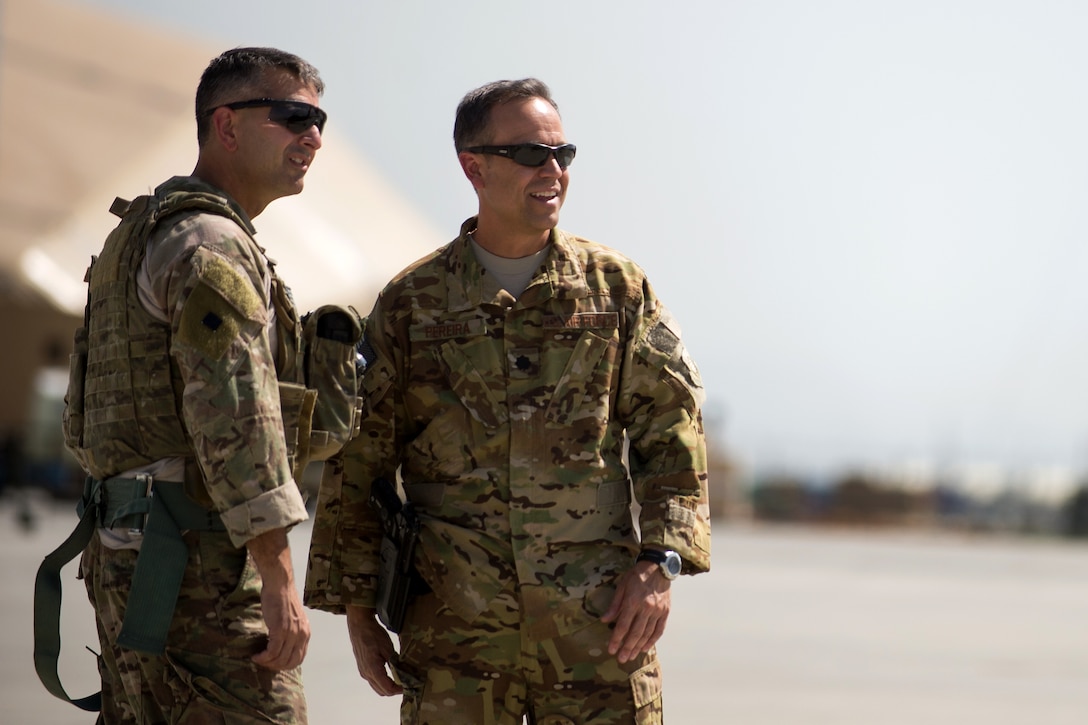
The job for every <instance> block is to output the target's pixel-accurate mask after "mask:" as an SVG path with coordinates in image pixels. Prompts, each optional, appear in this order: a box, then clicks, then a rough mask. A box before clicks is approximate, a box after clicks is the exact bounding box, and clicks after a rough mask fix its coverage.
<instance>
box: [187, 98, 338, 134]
mask: <svg viewBox="0 0 1088 725" xmlns="http://www.w3.org/2000/svg"><path fill="white" fill-rule="evenodd" d="M223 106H225V107H227V108H229V109H231V110H232V111H237V110H238V109H239V108H263V107H265V106H267V107H268V120H269V121H271V122H272V123H278V124H279V125H281V126H283V127H284V128H286V129H287V130H288V131H290V132H291V133H303V132H304V131H306V129H308V128H309V127H310V126H317V130H318V131H324V130H325V121H327V120H329V114H327V113H325V112H324V111H322V110H321V109H320V108H318V107H317V106H311V105H310V104H309V103H303V102H302V101H286V100H283V99H279V98H254V99H252V100H249V101H235V102H234V103H224V104H223ZM217 108H219V106H217ZM214 111H215V108H213V109H211V110H210V111H208V115H211V114H212V113H213V112H214Z"/></svg>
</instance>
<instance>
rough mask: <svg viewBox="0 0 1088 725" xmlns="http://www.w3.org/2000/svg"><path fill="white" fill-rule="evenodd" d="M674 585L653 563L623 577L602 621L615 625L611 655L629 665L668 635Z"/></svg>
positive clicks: (634, 568) (609, 644) (643, 565)
mask: <svg viewBox="0 0 1088 725" xmlns="http://www.w3.org/2000/svg"><path fill="white" fill-rule="evenodd" d="M671 584H672V582H670V581H669V580H668V579H666V578H665V575H664V574H662V573H661V568H660V567H659V566H658V565H657V564H654V563H653V562H648V561H640V562H638V563H636V564H635V565H634V566H633V567H632V568H631V569H629V570H628V571H627V572H626V573H625V574H624V575H623V576H621V577H620V579H619V582H618V583H617V585H616V594H615V596H613V597H612V604H611V605H610V606H609V607H608V611H607V612H605V613H604V615H603V616H602V617H601V621H602V622H615V623H616V626H615V628H614V629H613V631H612V639H610V640H609V642H608V653H609V654H612V655H616V654H617V653H618V657H617V659H618V660H619V661H620V662H627V661H628V660H630V659H632V658H634V657H635V656H636V655H638V654H639V653H640V652H648V651H649V650H650V648H651V647H653V646H654V644H655V643H656V642H657V640H659V639H660V638H661V635H662V634H664V633H665V621H666V620H667V619H668V618H669V608H670V607H671V602H672V599H671V596H670V594H669V586H670V585H671Z"/></svg>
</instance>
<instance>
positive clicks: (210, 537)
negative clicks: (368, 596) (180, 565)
mask: <svg viewBox="0 0 1088 725" xmlns="http://www.w3.org/2000/svg"><path fill="white" fill-rule="evenodd" d="M184 536H185V541H186V543H187V544H188V546H189V563H188V566H187V567H186V570H185V578H184V580H183V582H182V586H181V593H180V595H179V596H178V603H177V608H176V609H175V611H174V618H173V622H172V624H171V626H170V633H169V636H168V639H167V646H166V651H165V653H164V654H163V655H161V656H154V655H149V654H146V653H143V652H137V651H135V650H130V649H125V648H123V647H119V646H117V644H116V642H117V635H118V633H119V632H120V631H121V622H122V620H123V619H124V614H125V606H126V603H127V601H128V591H129V583H130V582H131V581H132V572H133V569H134V567H135V563H136V552H135V551H129V550H120V551H118V550H111V549H108V548H106V547H104V546H102V544H101V542H100V541H99V537H98V536H97V535H96V536H94V537H92V539H91V543H90V544H88V545H87V548H86V550H85V551H84V553H83V560H82V562H81V564H80V572H81V574H82V576H83V578H84V580H85V584H86V587H87V595H88V597H89V598H90V600H91V604H93V605H94V609H95V614H96V616H97V619H98V638H99V643H100V644H101V647H102V654H101V655H100V657H99V662H98V669H99V673H100V675H101V678H102V714H101V716H100V717H99V723H104V724H105V725H114V723H124V724H125V725H151V724H152V723H154V724H155V725H161V724H163V723H169V724H170V725H197V724H199V725H205V724H208V725H217V724H222V725H250V724H251V723H262V724H264V723H282V724H283V725H304V724H305V723H306V702H305V699H304V696H303V692H302V675H301V671H300V669H298V668H296V669H294V670H290V671H287V672H272V671H270V670H266V669H263V668H260V667H257V666H256V665H255V664H253V663H252V662H251V661H250V657H252V656H253V655H255V654H257V653H258V652H260V651H261V650H263V649H264V647H265V644H266V642H267V636H268V630H267V628H266V627H265V624H264V620H263V618H262V616H261V598H260V592H261V578H260V575H259V574H258V573H257V570H256V567H255V566H254V564H253V560H252V559H251V558H250V557H249V556H248V554H247V552H246V550H245V549H237V548H234V547H233V546H232V545H231V544H230V541H229V540H228V539H227V535H226V534H225V533H218V532H199V533H198V532H192V531H190V532H187V533H186V534H185V535H184Z"/></svg>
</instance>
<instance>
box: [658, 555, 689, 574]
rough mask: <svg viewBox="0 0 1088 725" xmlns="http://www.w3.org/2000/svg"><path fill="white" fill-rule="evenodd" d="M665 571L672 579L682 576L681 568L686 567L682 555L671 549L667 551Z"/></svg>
mask: <svg viewBox="0 0 1088 725" xmlns="http://www.w3.org/2000/svg"><path fill="white" fill-rule="evenodd" d="M663 566H664V567H665V573H666V574H667V575H668V576H669V578H670V579H675V578H676V577H678V576H680V570H681V569H682V568H683V567H684V561H683V560H682V559H681V558H680V555H679V554H677V553H676V552H675V551H669V552H666V553H665V562H664V564H663Z"/></svg>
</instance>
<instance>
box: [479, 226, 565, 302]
mask: <svg viewBox="0 0 1088 725" xmlns="http://www.w3.org/2000/svg"><path fill="white" fill-rule="evenodd" d="M469 241H470V242H471V243H472V251H473V252H474V253H475V254H476V259H477V260H479V262H480V264H481V265H482V266H483V268H484V269H486V270H487V273H488V274H490V275H492V276H494V277H495V279H496V280H497V281H498V283H499V286H501V287H502V288H503V289H505V290H506V291H507V292H509V293H510V294H511V295H513V296H514V299H517V298H518V297H520V296H521V293H522V292H524V291H525V288H526V287H528V286H529V281H530V280H532V278H533V275H534V274H535V273H536V270H537V268H538V267H540V264H541V262H543V261H544V258H545V257H547V256H548V247H544V248H543V249H541V250H540V251H539V252H534V253H533V254H530V255H529V256H528V257H517V258H516V259H511V258H509V257H500V256H498V255H497V254H492V253H491V252H489V251H487V250H486V249H484V248H483V247H481V246H480V245H479V244H478V243H477V242H476V240H475V239H473V238H472V236H471V235H469Z"/></svg>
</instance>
